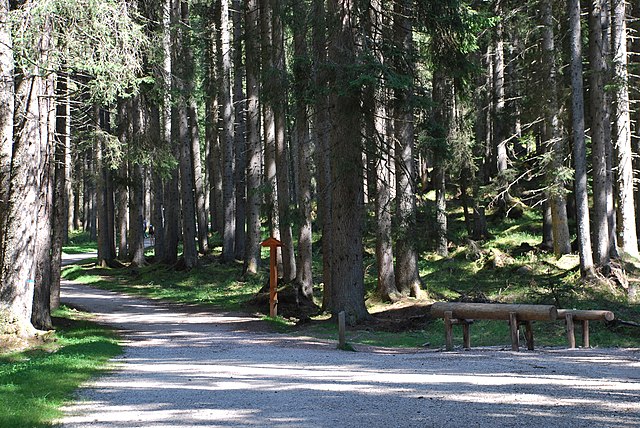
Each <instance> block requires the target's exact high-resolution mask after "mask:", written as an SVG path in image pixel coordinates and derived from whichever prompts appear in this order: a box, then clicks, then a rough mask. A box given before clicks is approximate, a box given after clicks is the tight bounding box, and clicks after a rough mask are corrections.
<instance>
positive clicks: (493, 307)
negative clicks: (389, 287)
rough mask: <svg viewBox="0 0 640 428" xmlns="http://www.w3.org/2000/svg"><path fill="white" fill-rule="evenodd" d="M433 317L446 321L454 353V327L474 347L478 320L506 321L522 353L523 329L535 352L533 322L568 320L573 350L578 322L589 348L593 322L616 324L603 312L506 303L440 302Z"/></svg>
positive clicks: (514, 347) (447, 341)
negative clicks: (473, 333)
mask: <svg viewBox="0 0 640 428" xmlns="http://www.w3.org/2000/svg"><path fill="white" fill-rule="evenodd" d="M431 316H432V317H433V318H442V319H444V331H445V344H446V349H447V351H451V350H453V326H454V325H461V326H462V340H463V348H464V349H469V348H471V338H470V335H469V326H470V325H471V324H473V320H475V319H486V320H506V321H509V325H510V330H511V349H512V350H514V351H518V350H519V349H520V344H519V339H520V338H519V334H518V333H519V329H520V326H521V325H524V327H525V333H524V337H525V340H526V343H527V349H529V350H531V351H532V350H534V343H533V329H532V326H531V322H532V321H555V320H556V319H559V320H565V322H566V331H567V341H568V343H569V348H575V347H576V339H575V322H576V321H580V322H581V324H582V342H583V346H584V347H585V348H588V347H589V346H590V345H589V321H613V319H614V318H615V316H614V314H613V312H610V311H600V310H576V309H557V308H556V307H555V306H553V305H519V304H503V303H459V302H436V303H434V304H433V305H431Z"/></svg>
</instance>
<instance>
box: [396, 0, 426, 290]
mask: <svg viewBox="0 0 640 428" xmlns="http://www.w3.org/2000/svg"><path fill="white" fill-rule="evenodd" d="M411 7H412V2H411V1H410V0H398V2H396V4H395V13H396V19H395V21H394V31H395V39H396V45H397V46H396V47H397V48H398V49H400V50H401V51H402V52H405V54H406V55H408V56H409V57H408V58H407V59H402V60H400V61H399V63H398V64H396V66H397V68H398V72H400V73H401V74H403V75H404V76H405V77H406V78H407V79H410V80H411V81H413V75H414V70H413V67H414V66H413V59H412V58H413V38H412V25H411V16H412V11H411ZM395 92H396V94H395V95H396V104H395V106H394V114H395V136H396V138H395V141H396V143H395V148H396V183H397V195H396V218H397V228H398V238H397V240H396V263H397V265H396V284H397V288H398V291H400V293H402V294H404V295H411V296H414V297H419V296H420V286H421V283H422V281H421V280H420V275H419V273H418V255H417V253H416V249H415V242H414V239H415V238H416V236H415V227H416V196H415V188H414V183H415V182H416V180H415V165H414V163H415V161H414V157H413V149H414V123H413V107H412V102H411V99H412V97H413V85H410V86H409V87H408V88H402V89H396V91H395Z"/></svg>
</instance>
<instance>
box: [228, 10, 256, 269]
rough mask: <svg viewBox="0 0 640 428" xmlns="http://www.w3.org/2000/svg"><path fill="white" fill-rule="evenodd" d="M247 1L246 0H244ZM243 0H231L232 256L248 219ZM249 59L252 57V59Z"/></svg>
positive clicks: (241, 245)
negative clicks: (234, 207) (233, 233)
mask: <svg viewBox="0 0 640 428" xmlns="http://www.w3.org/2000/svg"><path fill="white" fill-rule="evenodd" d="M245 1H246V0H245ZM241 3H242V2H241V1H240V0H233V10H232V14H233V19H232V26H233V104H234V116H235V130H234V146H235V148H234V155H235V170H234V181H235V200H236V212H235V216H236V220H235V222H236V223H235V225H236V230H235V243H234V252H235V258H236V259H238V260H242V259H243V258H244V252H245V240H246V223H247V176H246V173H247V153H246V151H247V147H246V146H247V142H246V139H245V132H246V118H245V113H246V112H245V109H246V100H245V94H244V88H243V81H244V76H245V70H244V63H243V61H242V40H243V31H242V30H243V28H242V27H243V25H244V24H243V21H244V19H243V13H242V10H243V9H242V4H241ZM251 60H252V61H253V60H255V59H253V58H252V59H251Z"/></svg>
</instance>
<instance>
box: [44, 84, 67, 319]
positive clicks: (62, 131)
mask: <svg viewBox="0 0 640 428" xmlns="http://www.w3.org/2000/svg"><path fill="white" fill-rule="evenodd" d="M56 98H57V100H58V102H57V103H56V109H55V112H56V113H55V114H56V118H55V129H56V131H55V134H56V135H55V140H54V141H55V148H54V194H53V232H52V233H53V235H52V238H51V240H52V247H51V287H50V293H49V294H50V298H49V306H50V308H51V309H57V308H58V307H59V306H60V276H61V271H60V270H61V262H62V246H63V245H64V243H65V241H66V239H67V236H68V231H69V229H68V227H69V222H68V220H69V215H68V214H69V213H68V211H69V195H70V194H69V186H68V184H69V183H68V181H67V179H68V177H69V171H68V169H67V167H68V166H69V162H68V159H69V158H70V154H69V153H68V149H69V148H70V143H69V140H70V139H71V135H70V133H69V121H70V119H71V117H70V114H69V113H70V111H69V110H70V105H69V74H68V73H62V74H60V75H59V76H58V79H57V81H56Z"/></svg>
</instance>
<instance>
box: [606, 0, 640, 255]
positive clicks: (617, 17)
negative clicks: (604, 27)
mask: <svg viewBox="0 0 640 428" xmlns="http://www.w3.org/2000/svg"><path fill="white" fill-rule="evenodd" d="M612 1H613V11H614V13H613V26H612V27H613V28H612V36H613V37H612V40H613V74H614V77H613V80H614V82H616V83H617V84H616V85H615V91H614V93H613V98H614V104H613V105H614V109H615V110H614V118H615V121H614V128H613V129H614V132H613V138H614V147H615V148H616V154H617V163H618V165H617V169H616V171H617V184H618V185H617V189H618V195H617V196H618V212H619V215H618V218H619V219H620V222H619V224H618V229H619V233H618V236H619V237H620V239H619V242H620V246H621V248H622V251H624V252H625V253H627V254H629V255H632V256H634V257H637V256H638V237H637V233H636V218H635V205H634V197H633V175H634V174H633V165H632V155H633V151H632V149H631V127H630V123H631V117H630V114H629V75H628V72H627V65H628V64H627V24H626V13H625V12H626V11H625V4H626V2H625V0H612Z"/></svg>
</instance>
